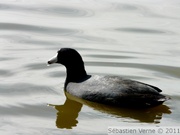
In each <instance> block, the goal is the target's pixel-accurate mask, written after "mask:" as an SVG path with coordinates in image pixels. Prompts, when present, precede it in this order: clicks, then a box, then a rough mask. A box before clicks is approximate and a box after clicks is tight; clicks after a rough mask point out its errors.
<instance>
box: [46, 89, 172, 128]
mask: <svg viewBox="0 0 180 135" xmlns="http://www.w3.org/2000/svg"><path fill="white" fill-rule="evenodd" d="M65 95H66V101H65V103H64V104H63V105H51V104H50V105H49V106H54V108H55V109H56V110H57V111H58V112H57V119H56V126H57V128H66V129H72V128H73V127H76V126H77V124H78V120H77V118H78V115H79V112H80V111H81V108H82V106H83V105H87V106H89V107H91V108H93V109H94V110H97V111H100V112H102V113H106V114H110V115H112V116H113V117H116V118H127V121H128V122H130V121H131V120H137V121H138V122H140V123H141V122H143V123H155V124H157V123H160V122H161V119H162V117H163V114H171V111H170V108H169V107H168V106H166V105H159V106H156V107H153V108H146V109H129V108H119V107H113V106H108V105H103V104H98V103H94V102H90V101H86V100H83V99H79V98H76V97H74V96H72V95H70V94H68V93H66V92H65Z"/></svg>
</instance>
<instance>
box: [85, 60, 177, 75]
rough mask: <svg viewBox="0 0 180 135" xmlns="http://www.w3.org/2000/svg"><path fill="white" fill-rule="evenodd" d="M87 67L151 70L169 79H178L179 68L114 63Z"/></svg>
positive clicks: (93, 64) (91, 63)
mask: <svg viewBox="0 0 180 135" xmlns="http://www.w3.org/2000/svg"><path fill="white" fill-rule="evenodd" d="M86 65H89V66H107V67H108V66H110V67H112V65H113V67H127V68H138V69H143V70H152V71H157V72H159V73H163V74H166V75H168V76H171V77H176V78H180V72H179V71H180V67H173V66H165V65H150V64H139V63H114V62H86Z"/></svg>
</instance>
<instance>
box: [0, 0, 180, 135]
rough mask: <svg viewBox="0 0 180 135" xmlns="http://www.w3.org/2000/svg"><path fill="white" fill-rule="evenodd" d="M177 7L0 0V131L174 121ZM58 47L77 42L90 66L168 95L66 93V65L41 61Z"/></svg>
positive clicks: (178, 92) (97, 129)
mask: <svg viewBox="0 0 180 135" xmlns="http://www.w3.org/2000/svg"><path fill="white" fill-rule="evenodd" d="M179 13H180V1H179V0H173V1H172V0H163V1H162V0H156V1H155V0H153V1H152V0H151V1H148V0H134V1H129V0H127V1H123V0H98V1H96V0H70V1H66V0H61V1H59V0H31V1H27V0H1V1H0V16H1V19H0V51H1V53H0V62H1V66H0V101H1V104H0V120H1V123H0V134H1V135H6V134H7V135H12V134H28V135H29V134H30V135H31V134H32V135H34V134H38V135H40V134H42V135H46V134H47V135H49V134H53V135H55V134H64V135H71V134H86V135H96V134H99V135H104V134H107V128H108V126H128V127H130V126H151V127H152V126H178V125H180V117H179V114H180V109H179V106H180V88H179V79H180V29H179V28H180V14H179ZM61 47H72V48H75V49H77V50H78V51H79V52H80V53H81V55H82V56H83V59H84V61H85V65H86V70H87V72H88V73H89V74H99V75H119V76H123V77H127V78H131V79H135V80H138V81H142V82H145V83H149V84H152V85H155V86H158V87H159V88H161V89H162V90H163V94H165V95H166V96H169V97H171V100H169V101H167V102H165V103H164V104H163V105H161V106H158V107H155V108H150V109H141V110H136V109H125V108H115V107H111V106H106V105H101V104H97V103H92V102H88V101H84V100H81V99H78V98H76V97H73V96H72V95H69V94H68V93H64V90H63V86H64V80H65V75H66V73H65V68H64V67H63V66H61V65H52V66H47V65H46V62H47V60H48V59H49V58H50V57H52V56H53V55H54V54H55V53H56V51H57V50H58V49H59V48H61Z"/></svg>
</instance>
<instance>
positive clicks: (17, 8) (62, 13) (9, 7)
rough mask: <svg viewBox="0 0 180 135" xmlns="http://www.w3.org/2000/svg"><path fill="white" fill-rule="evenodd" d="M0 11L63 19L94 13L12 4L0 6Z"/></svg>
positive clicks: (54, 7) (76, 9)
mask: <svg viewBox="0 0 180 135" xmlns="http://www.w3.org/2000/svg"><path fill="white" fill-rule="evenodd" d="M0 10H7V11H16V12H17V11H18V12H22V11H23V12H31V13H33V12H36V13H41V14H46V15H47V14H53V15H58V16H59V15H60V16H65V17H83V16H84V17H85V16H86V17H88V16H92V15H93V14H94V13H93V12H92V11H90V10H85V9H79V8H75V7H66V6H38V7H37V6H34V7H33V6H30V5H28V7H27V6H25V5H23V6H20V5H13V4H0Z"/></svg>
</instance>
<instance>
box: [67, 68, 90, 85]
mask: <svg viewBox="0 0 180 135" xmlns="http://www.w3.org/2000/svg"><path fill="white" fill-rule="evenodd" d="M66 70H67V71H66V73H67V75H66V82H65V88H66V86H67V84H68V83H69V82H81V81H83V80H86V78H87V77H88V75H87V73H86V70H85V68H84V66H83V67H73V68H66Z"/></svg>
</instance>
